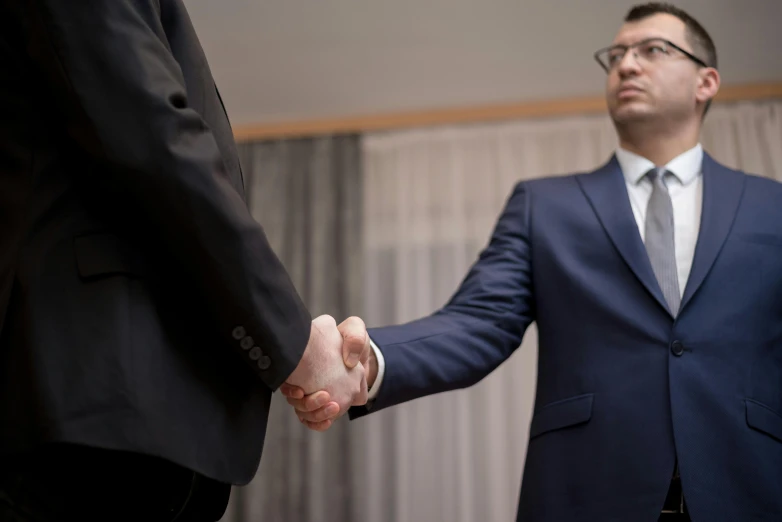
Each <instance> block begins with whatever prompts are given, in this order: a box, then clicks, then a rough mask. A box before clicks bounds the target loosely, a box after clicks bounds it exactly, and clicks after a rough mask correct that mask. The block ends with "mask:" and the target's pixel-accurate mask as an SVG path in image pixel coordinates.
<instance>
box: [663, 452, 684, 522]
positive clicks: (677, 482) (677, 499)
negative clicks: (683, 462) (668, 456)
mask: <svg viewBox="0 0 782 522" xmlns="http://www.w3.org/2000/svg"><path fill="white" fill-rule="evenodd" d="M689 519H690V517H689V513H688V512H687V504H685V502H684V492H683V491H682V479H681V475H679V465H678V463H677V465H676V469H675V471H674V473H673V478H672V479H671V485H670V487H669V488H668V494H667V495H666V496H665V503H664V504H663V509H662V512H661V516H660V521H663V520H689Z"/></svg>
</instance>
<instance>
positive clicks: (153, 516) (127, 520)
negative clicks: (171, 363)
mask: <svg viewBox="0 0 782 522" xmlns="http://www.w3.org/2000/svg"><path fill="white" fill-rule="evenodd" d="M0 465H1V466H2V470H0V522H66V521H71V520H79V521H83V522H93V521H95V522H97V521H101V522H107V521H112V522H174V521H176V522H214V521H216V520H219V519H220V517H222V515H223V513H224V511H225V508H226V506H227V504H228V497H229V495H230V491H231V486H230V485H228V484H222V483H218V482H215V481H212V480H210V479H207V478H206V477H203V476H201V475H199V474H196V473H194V472H192V471H190V470H187V469H185V468H182V467H180V466H177V465H175V464H173V463H171V462H168V461H166V460H163V459H159V458H155V457H149V456H145V455H138V454H134V453H126V452H120V451H111V450H103V449H96V448H87V447H82V446H74V445H50V446H47V447H46V448H44V449H39V450H36V451H35V452H31V453H29V454H27V455H23V456H18V457H15V458H14V459H13V460H12V461H8V460H6V461H3V462H2V463H0Z"/></svg>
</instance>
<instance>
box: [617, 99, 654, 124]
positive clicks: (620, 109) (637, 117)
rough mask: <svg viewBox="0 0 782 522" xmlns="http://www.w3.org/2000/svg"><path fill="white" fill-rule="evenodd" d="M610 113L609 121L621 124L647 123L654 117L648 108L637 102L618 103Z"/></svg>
mask: <svg viewBox="0 0 782 522" xmlns="http://www.w3.org/2000/svg"><path fill="white" fill-rule="evenodd" d="M610 112H611V119H612V120H614V121H615V122H616V123H622V124H626V123H633V122H643V121H649V120H650V119H652V118H653V116H654V114H653V113H652V111H651V110H650V109H649V107H647V106H646V105H645V104H642V103H638V102H625V103H621V102H620V103H619V105H618V106H616V107H613V108H612V109H611V111H610Z"/></svg>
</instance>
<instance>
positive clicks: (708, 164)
mask: <svg viewBox="0 0 782 522" xmlns="http://www.w3.org/2000/svg"><path fill="white" fill-rule="evenodd" d="M702 171H703V210H702V211H701V225H700V230H699V231H698V243H697V245H696V247H695V257H694V259H693V262H692V269H691V271H690V276H689V278H688V279H687V285H686V286H685V289H684V297H683V298H682V304H681V310H683V309H684V307H685V306H686V305H687V303H688V302H689V301H690V300H691V299H692V296H693V295H694V294H695V292H697V290H698V288H700V286H701V284H702V283H703V280H704V279H705V278H706V275H707V274H708V273H709V270H710V269H711V267H712V265H713V264H714V261H715V260H716V259H717V255H718V254H719V252H720V249H721V248H722V245H723V243H725V239H726V238H727V236H728V232H730V228H731V226H732V225H733V220H734V218H735V216H736V211H737V210H738V207H739V202H740V201H741V197H742V195H743V193H744V181H745V176H744V175H743V174H741V173H738V172H735V171H732V170H730V169H728V168H726V167H723V166H722V165H720V164H719V163H717V162H716V161H714V160H713V159H712V158H711V156H709V155H708V154H706V153H704V154H703V167H702Z"/></svg>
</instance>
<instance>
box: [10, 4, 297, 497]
mask: <svg viewBox="0 0 782 522" xmlns="http://www.w3.org/2000/svg"><path fill="white" fill-rule="evenodd" d="M0 63H2V69H3V81H2V82H0V231H2V232H1V233H0V328H1V329H2V330H1V331H0V451H1V452H2V454H3V455H9V454H14V453H17V452H19V451H21V450H23V449H27V448H29V447H31V446H32V445H34V444H36V443H39V442H49V441H65V442H74V443H80V444H87V445H92V446H97V447H102V448H113V449H122V450H131V451H138V452H143V453H146V454H151V455H157V456H161V457H164V458H167V459H169V460H172V461H174V462H176V463H179V464H182V465H184V466H187V467H188V468H191V469H193V470H196V471H198V472H201V473H203V474H204V475H207V476H209V477H212V478H215V479H217V480H221V481H225V482H231V483H235V484H244V483H247V482H249V481H250V480H251V479H252V477H253V475H254V473H255V471H256V468H257V465H258V462H259V459H260V455H261V449H262V445H263V439H264V433H265V428H266V420H267V414H268V411H269V403H270V399H271V394H272V391H273V390H275V389H276V388H277V387H278V386H279V385H280V384H281V383H282V382H283V381H284V380H285V378H286V377H287V376H288V375H289V374H290V373H291V372H292V371H293V369H294V368H295V367H296V365H297V364H298V361H299V359H300V357H301V354H302V353H303V351H304V348H305V346H306V344H307V341H308V338H309V331H310V321H311V317H310V315H309V313H308V311H307V310H306V309H305V307H304V305H303V304H302V302H301V301H300V299H299V297H298V296H297V294H296V292H295V290H294V288H293V286H292V284H291V282H290V280H289V278H288V276H287V274H286V272H285V271H284V269H283V267H282V266H281V264H280V262H279V261H278V259H277V258H276V257H275V255H274V253H273V252H272V250H271V249H270V247H269V245H268V243H267V240H266V238H265V236H264V233H263V231H262V229H261V228H260V226H259V225H258V224H257V223H256V222H255V221H254V220H253V219H252V217H251V216H250V214H249V212H248V210H247V207H246V205H245V201H244V193H243V186H242V178H241V170H240V167H239V162H238V158H237V153H236V150H235V145H234V141H233V136H232V132H231V129H230V125H229V123H228V119H227V117H226V114H225V112H224V108H223V106H222V103H221V101H220V97H219V95H218V93H217V90H216V87H215V84H214V81H213V78H212V75H211V73H210V71H209V67H208V65H207V61H206V58H205V56H204V53H203V51H202V49H201V46H200V44H199V42H198V39H197V37H196V34H195V32H194V30H193V27H192V25H191V23H190V20H189V18H188V15H187V13H186V11H185V7H184V5H183V4H182V2H181V0H78V1H63V0H29V1H27V0H25V1H19V0H0Z"/></svg>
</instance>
